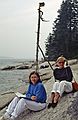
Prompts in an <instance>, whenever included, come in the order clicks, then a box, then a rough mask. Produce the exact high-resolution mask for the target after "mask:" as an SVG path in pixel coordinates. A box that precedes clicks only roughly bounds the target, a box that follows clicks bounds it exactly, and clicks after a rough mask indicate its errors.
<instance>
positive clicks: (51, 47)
mask: <svg viewBox="0 0 78 120" xmlns="http://www.w3.org/2000/svg"><path fill="white" fill-rule="evenodd" d="M45 54H46V55H47V58H48V59H49V60H53V59H56V58H57V57H58V56H60V55H62V54H63V55H64V56H65V57H67V58H69V59H70V58H76V57H78V0H66V1H63V2H62V5H61V8H60V10H58V16H57V18H56V20H55V21H54V27H53V32H52V34H51V33H50V34H49V36H48V38H47V42H46V53H45Z"/></svg>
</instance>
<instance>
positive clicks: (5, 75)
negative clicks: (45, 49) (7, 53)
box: [0, 59, 31, 94]
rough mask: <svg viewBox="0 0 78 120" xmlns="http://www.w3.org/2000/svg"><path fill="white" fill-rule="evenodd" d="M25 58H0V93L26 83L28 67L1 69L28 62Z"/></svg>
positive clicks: (28, 72)
mask: <svg viewBox="0 0 78 120" xmlns="http://www.w3.org/2000/svg"><path fill="white" fill-rule="evenodd" d="M30 61H31V60H27V59H0V94H3V93H5V92H6V91H9V90H14V89H16V88H17V87H20V86H21V85H23V84H24V85H25V84H27V83H28V76H29V74H30V71H31V70H30V69H24V70H1V69H2V68H4V67H7V66H12V65H20V64H22V63H30Z"/></svg>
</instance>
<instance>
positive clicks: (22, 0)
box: [0, 0, 63, 59]
mask: <svg viewBox="0 0 78 120" xmlns="http://www.w3.org/2000/svg"><path fill="white" fill-rule="evenodd" d="M62 1H63V0H44V1H43V0H0V56H2V57H13V58H25V59H35V56H36V43H37V27H38V7H39V3H40V2H44V3H45V6H44V7H41V10H42V11H43V18H44V19H45V20H49V22H42V21H41V24H40V41H39V44H40V46H41V48H42V50H43V52H44V53H45V42H46V39H47V37H48V35H49V33H50V32H52V26H53V22H54V20H55V18H56V17H57V15H58V14H57V11H58V9H60V5H61V3H62ZM42 57H43V56H42V55H41V53H40V51H39V58H42Z"/></svg>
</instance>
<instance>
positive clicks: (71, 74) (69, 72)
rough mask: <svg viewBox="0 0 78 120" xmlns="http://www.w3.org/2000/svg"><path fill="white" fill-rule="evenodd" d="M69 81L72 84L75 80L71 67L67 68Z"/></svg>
mask: <svg viewBox="0 0 78 120" xmlns="http://www.w3.org/2000/svg"><path fill="white" fill-rule="evenodd" d="M67 72H68V73H67V80H68V81H69V82H71V81H72V79H73V73H72V70H71V68H70V67H67Z"/></svg>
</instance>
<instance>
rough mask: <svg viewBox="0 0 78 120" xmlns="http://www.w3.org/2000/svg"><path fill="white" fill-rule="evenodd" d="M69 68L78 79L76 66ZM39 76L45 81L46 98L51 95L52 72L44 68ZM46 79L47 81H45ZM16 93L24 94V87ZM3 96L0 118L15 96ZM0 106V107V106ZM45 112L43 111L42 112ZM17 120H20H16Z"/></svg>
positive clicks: (77, 67) (77, 65) (77, 66)
mask: <svg viewBox="0 0 78 120" xmlns="http://www.w3.org/2000/svg"><path fill="white" fill-rule="evenodd" d="M71 68H72V70H73V72H74V76H75V77H76V78H78V64H72V65H71ZM39 72H40V75H41V77H42V79H43V80H45V81H43V83H44V86H45V88H46V91H47V96H49V95H50V93H51V89H52V85H53V83H54V80H53V78H52V70H51V68H50V67H49V68H45V69H40V71H39ZM47 79H48V80H47ZM16 91H18V92H21V93H24V92H25V91H26V86H22V87H20V88H18V89H17V90H16ZM4 96H6V97H3V98H1V100H0V101H1V102H2V103H1V102H0V103H1V105H2V106H3V108H4V109H3V110H1V111H0V116H2V115H3V113H4V112H5V109H6V106H7V105H8V104H9V103H10V101H11V100H12V99H13V98H14V96H15V94H14V93H11V94H6V95H4ZM5 100H6V101H5ZM1 105H0V106H1ZM44 111H45V110H44ZM18 120H21V119H18ZM24 120H26V119H24ZM28 120H29V118H28ZM33 120H35V119H33ZM40 120H41V119H40ZM46 120H47V119H46Z"/></svg>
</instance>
